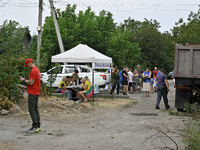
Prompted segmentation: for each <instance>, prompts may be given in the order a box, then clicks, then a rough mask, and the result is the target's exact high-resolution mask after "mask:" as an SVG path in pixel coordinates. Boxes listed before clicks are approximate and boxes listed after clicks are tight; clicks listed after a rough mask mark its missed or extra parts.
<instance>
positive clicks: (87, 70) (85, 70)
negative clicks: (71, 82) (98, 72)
mask: <svg viewBox="0 0 200 150" xmlns="http://www.w3.org/2000/svg"><path fill="white" fill-rule="evenodd" d="M80 70H81V72H90V70H89V69H86V68H80Z"/></svg>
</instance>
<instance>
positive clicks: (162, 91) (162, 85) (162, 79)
mask: <svg viewBox="0 0 200 150" xmlns="http://www.w3.org/2000/svg"><path fill="white" fill-rule="evenodd" d="M156 82H157V101H156V105H155V108H156V109H160V107H159V104H160V101H161V96H163V100H164V104H165V108H166V109H169V108H170V106H169V104H168V98H167V93H168V92H169V83H168V81H167V76H166V75H165V69H161V74H160V75H159V76H157V79H156Z"/></svg>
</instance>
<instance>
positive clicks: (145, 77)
mask: <svg viewBox="0 0 200 150" xmlns="http://www.w3.org/2000/svg"><path fill="white" fill-rule="evenodd" d="M150 77H151V73H150V72H149V68H147V69H146V71H145V72H143V91H145V92H146V96H147V97H148V96H149V92H150Z"/></svg>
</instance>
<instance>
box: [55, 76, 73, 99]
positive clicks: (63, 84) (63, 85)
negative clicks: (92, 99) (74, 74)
mask: <svg viewBox="0 0 200 150" xmlns="http://www.w3.org/2000/svg"><path fill="white" fill-rule="evenodd" d="M70 80H71V77H70V76H63V79H62V81H60V83H59V85H58V88H59V89H61V90H60V92H61V93H63V94H67V97H68V100H71V99H72V91H70V90H67V89H66V88H67V86H70V84H69V81H70ZM66 83H68V84H66Z"/></svg>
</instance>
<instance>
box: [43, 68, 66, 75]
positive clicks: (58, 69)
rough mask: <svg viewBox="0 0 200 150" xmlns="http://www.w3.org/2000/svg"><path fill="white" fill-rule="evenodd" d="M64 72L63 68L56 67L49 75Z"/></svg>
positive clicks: (48, 72)
mask: <svg viewBox="0 0 200 150" xmlns="http://www.w3.org/2000/svg"><path fill="white" fill-rule="evenodd" d="M62 70H63V67H56V68H53V69H51V70H49V71H47V74H52V73H53V74H60V73H62Z"/></svg>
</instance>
